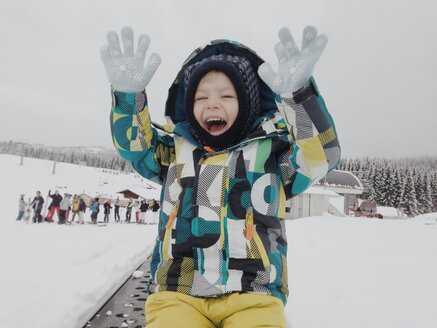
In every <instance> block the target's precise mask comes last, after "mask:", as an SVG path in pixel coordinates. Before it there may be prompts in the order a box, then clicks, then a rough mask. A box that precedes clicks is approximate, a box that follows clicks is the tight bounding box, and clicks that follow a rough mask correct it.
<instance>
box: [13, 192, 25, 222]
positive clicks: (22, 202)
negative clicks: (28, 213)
mask: <svg viewBox="0 0 437 328" xmlns="http://www.w3.org/2000/svg"><path fill="white" fill-rule="evenodd" d="M26 205H27V203H26V201H25V200H24V194H21V195H20V198H19V199H18V216H17V219H16V220H17V221H21V219H22V218H23V215H24V211H25V210H26Z"/></svg>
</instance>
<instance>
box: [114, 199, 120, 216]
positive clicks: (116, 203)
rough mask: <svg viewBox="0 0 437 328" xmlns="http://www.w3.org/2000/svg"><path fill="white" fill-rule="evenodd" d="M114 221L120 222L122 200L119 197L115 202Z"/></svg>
mask: <svg viewBox="0 0 437 328" xmlns="http://www.w3.org/2000/svg"><path fill="white" fill-rule="evenodd" d="M114 221H115V222H120V200H119V199H118V198H117V200H116V201H115V204H114Z"/></svg>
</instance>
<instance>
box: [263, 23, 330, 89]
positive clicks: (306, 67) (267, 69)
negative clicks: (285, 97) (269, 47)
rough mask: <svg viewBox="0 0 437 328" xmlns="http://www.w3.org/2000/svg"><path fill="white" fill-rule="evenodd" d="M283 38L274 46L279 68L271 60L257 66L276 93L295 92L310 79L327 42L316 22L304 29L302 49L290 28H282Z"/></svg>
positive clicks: (281, 35) (281, 34)
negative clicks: (315, 24) (295, 40)
mask: <svg viewBox="0 0 437 328" xmlns="http://www.w3.org/2000/svg"><path fill="white" fill-rule="evenodd" d="M278 34H279V40H280V42H279V43H277V44H276V46H275V52H276V55H277V57H278V72H277V73H275V72H274V71H273V69H272V66H271V65H270V64H269V63H264V64H262V65H261V66H260V67H259V69H258V74H259V76H260V77H261V78H262V79H263V81H264V82H265V83H266V84H267V85H268V86H269V87H270V89H272V90H273V91H274V92H275V93H276V94H278V95H281V94H285V93H290V92H296V91H297V90H299V89H300V88H302V87H303V86H304V85H305V84H306V83H308V81H309V79H310V78H311V75H312V74H313V70H314V66H315V65H316V63H317V61H318V60H319V58H320V56H321V55H322V53H323V50H324V49H325V47H326V44H327V43H328V37H327V36H326V35H323V34H322V35H319V36H317V29H316V28H315V27H314V26H307V27H305V29H304V30H303V38H302V50H299V48H298V47H297V45H296V43H295V42H294V39H293V36H292V35H291V33H290V31H289V30H288V28H286V27H283V28H282V29H281V30H280V31H279V33H278Z"/></svg>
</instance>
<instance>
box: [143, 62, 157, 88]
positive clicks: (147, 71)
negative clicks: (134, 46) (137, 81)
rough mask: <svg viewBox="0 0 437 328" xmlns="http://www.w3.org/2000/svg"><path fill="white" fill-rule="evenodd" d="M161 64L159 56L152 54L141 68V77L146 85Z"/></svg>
mask: <svg viewBox="0 0 437 328" xmlns="http://www.w3.org/2000/svg"><path fill="white" fill-rule="evenodd" d="M160 64H161V57H160V56H159V55H158V54H152V55H151V56H150V58H149V61H148V62H147V65H146V67H145V68H144V69H143V72H142V74H143V79H144V81H145V84H146V85H147V84H148V83H149V82H150V80H151V79H152V77H153V75H154V74H155V72H156V70H157V69H158V67H159V65H160Z"/></svg>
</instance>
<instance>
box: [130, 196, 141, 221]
mask: <svg viewBox="0 0 437 328" xmlns="http://www.w3.org/2000/svg"><path fill="white" fill-rule="evenodd" d="M132 214H133V215H134V218H135V222H136V223H138V222H139V221H140V202H139V201H137V200H136V201H135V202H134V205H133V206H132Z"/></svg>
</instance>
